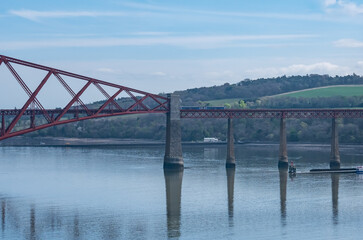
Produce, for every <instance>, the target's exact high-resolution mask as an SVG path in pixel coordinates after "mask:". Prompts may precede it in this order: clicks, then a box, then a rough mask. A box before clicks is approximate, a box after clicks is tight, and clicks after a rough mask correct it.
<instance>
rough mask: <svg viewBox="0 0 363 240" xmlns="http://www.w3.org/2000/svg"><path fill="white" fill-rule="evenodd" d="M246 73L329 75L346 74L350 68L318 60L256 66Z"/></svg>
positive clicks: (261, 74)
mask: <svg viewBox="0 0 363 240" xmlns="http://www.w3.org/2000/svg"><path fill="white" fill-rule="evenodd" d="M246 72H247V73H248V74H252V75H257V76H264V74H265V73H266V72H268V73H269V74H270V76H280V75H306V74H329V75H347V74H349V73H351V72H350V69H349V68H348V67H345V66H339V65H336V64H332V63H330V62H318V63H313V64H293V65H290V66H287V67H271V68H257V69H252V70H247V71H246Z"/></svg>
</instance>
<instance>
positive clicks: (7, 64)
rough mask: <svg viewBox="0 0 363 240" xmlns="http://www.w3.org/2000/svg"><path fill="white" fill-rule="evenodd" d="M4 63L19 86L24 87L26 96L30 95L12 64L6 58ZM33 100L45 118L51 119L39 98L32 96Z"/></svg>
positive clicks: (30, 92) (28, 89)
mask: <svg viewBox="0 0 363 240" xmlns="http://www.w3.org/2000/svg"><path fill="white" fill-rule="evenodd" d="M5 65H6V66H7V67H8V69H9V71H10V72H11V73H12V75H13V76H14V78H15V79H16V80H17V81H18V83H19V84H20V86H21V87H22V88H23V89H24V91H25V93H26V94H27V95H28V97H31V95H32V91H31V90H30V88H29V87H28V86H27V85H26V83H25V82H24V81H23V79H22V78H21V77H20V76H19V74H18V73H17V72H16V71H15V69H14V68H13V66H11V64H10V63H9V62H8V61H6V60H5ZM49 73H51V72H49ZM34 102H35V104H36V105H37V106H38V108H40V109H41V110H42V111H43V115H44V117H45V118H46V119H47V121H48V122H50V121H51V119H50V117H49V115H48V113H47V112H46V111H45V109H44V107H43V106H42V104H41V103H40V102H39V100H38V99H37V98H34Z"/></svg>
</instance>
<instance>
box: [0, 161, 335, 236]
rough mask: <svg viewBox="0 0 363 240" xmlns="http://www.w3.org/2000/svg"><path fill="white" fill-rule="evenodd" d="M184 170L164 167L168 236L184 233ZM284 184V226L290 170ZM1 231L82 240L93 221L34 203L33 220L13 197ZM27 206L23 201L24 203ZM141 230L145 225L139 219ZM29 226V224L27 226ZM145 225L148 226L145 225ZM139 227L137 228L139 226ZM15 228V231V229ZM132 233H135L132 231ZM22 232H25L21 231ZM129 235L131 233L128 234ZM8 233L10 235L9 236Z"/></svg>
mask: <svg viewBox="0 0 363 240" xmlns="http://www.w3.org/2000/svg"><path fill="white" fill-rule="evenodd" d="M183 172H184V171H183V169H181V170H170V169H166V170H164V178H165V192H166V217H167V219H166V222H167V236H168V238H179V237H181V235H182V232H181V225H182V224H181V215H182V214H181V202H182V181H183ZM226 176H227V199H228V222H229V227H234V180H235V169H234V168H230V169H226ZM339 180H340V174H331V196H332V221H333V224H334V225H337V224H338V223H339V219H338V215H339V211H338V199H339V196H338V195H339ZM279 183H280V213H281V223H282V226H286V225H287V224H288V207H287V201H288V200H287V184H288V173H287V171H279ZM0 201H1V231H2V233H3V234H4V232H6V231H9V229H13V230H16V231H17V232H18V233H23V234H25V236H26V239H32V240H35V239H40V238H41V236H44V233H45V232H47V234H50V235H51V234H52V233H53V234H54V233H57V232H58V233H60V232H63V233H66V235H65V236H68V237H70V239H81V238H82V236H86V235H87V225H89V224H90V223H92V220H90V219H84V218H83V219H80V216H79V214H78V211H77V210H76V211H75V213H74V214H73V217H72V216H68V217H66V216H63V215H62V214H61V213H60V212H58V211H57V210H56V209H54V208H51V209H41V210H37V209H36V205H35V204H30V206H29V208H28V207H26V206H22V207H26V208H27V209H28V210H27V211H28V214H27V216H29V219H26V218H23V217H21V214H22V213H21V211H22V210H19V209H18V208H17V207H16V204H19V202H13V200H12V199H11V198H4V197H2V198H1V200H0ZM22 205H23V204H22ZM25 216H26V215H25ZM105 224H106V225H109V226H106V225H105ZM134 224H136V225H137V228H138V229H140V228H141V229H142V228H143V226H141V225H139V224H140V222H138V221H136V222H135V223H134ZM26 226H28V227H26ZM144 227H145V226H144ZM135 228H136V227H135ZM120 229H122V224H121V221H120V220H117V219H110V220H108V221H107V222H105V223H103V226H102V229H99V230H102V232H104V233H107V234H108V236H109V237H111V239H112V238H113V237H115V238H118V237H120V236H121V233H120V232H119V230H120ZM13 230H11V231H13ZM129 234H130V236H131V235H132V233H131V232H130V233H129ZM19 235H22V234H19ZM126 235H128V233H127V234H126ZM5 236H6V235H5Z"/></svg>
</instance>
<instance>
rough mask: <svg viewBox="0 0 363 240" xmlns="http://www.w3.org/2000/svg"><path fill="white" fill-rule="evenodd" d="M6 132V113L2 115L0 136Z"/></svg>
mask: <svg viewBox="0 0 363 240" xmlns="http://www.w3.org/2000/svg"><path fill="white" fill-rule="evenodd" d="M4 134H5V116H4V114H2V115H1V129H0V136H3V135H4Z"/></svg>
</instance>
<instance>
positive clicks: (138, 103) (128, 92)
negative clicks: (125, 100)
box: [126, 90, 149, 110]
mask: <svg viewBox="0 0 363 240" xmlns="http://www.w3.org/2000/svg"><path fill="white" fill-rule="evenodd" d="M126 93H127V94H128V95H129V96H130V97H131V98H132V99H133V100H134V101H135V103H137V105H140V106H141V107H142V108H143V109H144V110H146V109H148V108H147V107H146V106H145V105H144V104H142V101H144V100H145V99H146V98H147V96H148V95H149V94H146V95H145V96H144V97H143V98H142V99H143V100H142V101H140V99H137V97H135V96H134V95H133V94H132V93H131V92H130V91H128V90H126ZM131 109H132V108H131Z"/></svg>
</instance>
